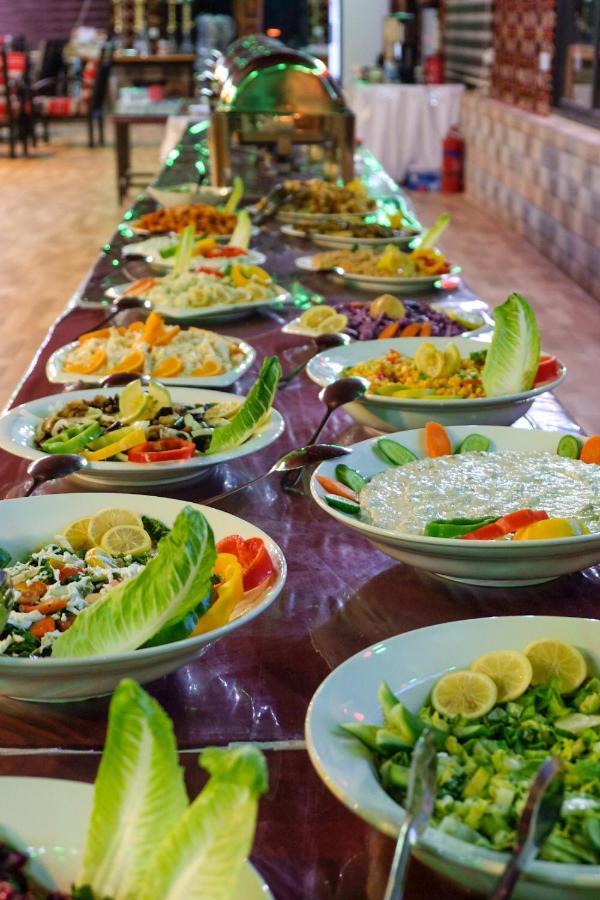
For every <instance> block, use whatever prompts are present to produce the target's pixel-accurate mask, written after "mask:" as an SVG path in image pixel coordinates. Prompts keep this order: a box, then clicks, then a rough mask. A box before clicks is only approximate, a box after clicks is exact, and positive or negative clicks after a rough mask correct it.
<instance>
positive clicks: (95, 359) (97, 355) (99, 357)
mask: <svg viewBox="0 0 600 900" xmlns="http://www.w3.org/2000/svg"><path fill="white" fill-rule="evenodd" d="M105 362H106V350H105V349H104V347H97V348H96V349H95V350H94V352H93V353H92V354H91V355H90V357H89V358H88V360H87V362H80V363H66V365H65V371H67V372H72V373H73V374H74V375H91V374H92V372H97V371H98V369H101V368H102V366H103V365H104V363H105Z"/></svg>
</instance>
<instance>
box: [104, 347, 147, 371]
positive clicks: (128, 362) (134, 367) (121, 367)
mask: <svg viewBox="0 0 600 900" xmlns="http://www.w3.org/2000/svg"><path fill="white" fill-rule="evenodd" d="M143 369H144V354H143V353H142V351H141V350H133V351H132V352H131V353H128V354H127V356H124V357H123V359H122V360H120V362H118V363H117V364H116V366H113V367H112V369H111V375H114V374H116V373H117V372H142V371H143Z"/></svg>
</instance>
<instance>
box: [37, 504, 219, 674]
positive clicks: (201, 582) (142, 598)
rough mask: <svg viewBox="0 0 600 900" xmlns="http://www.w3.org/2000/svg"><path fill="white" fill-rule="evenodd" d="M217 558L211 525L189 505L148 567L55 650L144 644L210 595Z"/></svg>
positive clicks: (72, 653) (113, 649) (70, 653)
mask: <svg viewBox="0 0 600 900" xmlns="http://www.w3.org/2000/svg"><path fill="white" fill-rule="evenodd" d="M215 558H216V551H215V540H214V535H213V533H212V530H211V528H210V525H209V524H208V522H207V521H206V519H205V518H204V516H203V515H202V513H201V512H200V511H199V510H197V509H194V507H192V506H185V507H184V508H183V509H182V511H181V512H180V513H179V515H178V516H177V518H176V519H175V523H174V525H173V528H172V529H171V531H170V532H169V534H167V535H166V536H165V537H163V538H162V540H161V541H160V544H159V546H158V550H157V554H156V556H155V557H153V558H152V559H151V560H150V562H149V563H148V564H147V566H146V567H145V569H144V570H143V571H142V572H140V574H139V575H137V576H136V577H135V578H132V579H131V580H130V581H125V582H123V583H122V584H119V585H117V586H116V587H114V588H113V589H112V590H110V591H107V592H106V594H105V595H104V596H103V597H102V599H101V600H98V602H97V603H95V604H94V605H93V606H91V607H90V608H89V609H87V610H86V611H85V613H84V614H83V615H80V616H78V617H77V619H75V622H74V623H73V625H72V626H71V628H69V630H68V631H65V632H63V634H61V635H60V636H59V637H58V638H57V639H56V640H55V641H54V643H53V645H52V655H53V656H54V657H58V658H61V659H65V658H68V657H76V656H77V657H80V656H101V655H102V656H105V655H109V654H114V653H125V652H127V651H130V650H135V649H136V648H138V647H141V646H142V644H144V643H145V642H146V641H148V640H150V638H152V637H153V635H155V634H157V632H159V631H160V630H161V629H163V628H165V627H166V626H170V625H173V624H175V623H177V622H179V621H180V620H181V619H183V618H184V617H185V616H186V615H187V613H189V612H190V611H191V610H193V609H195V608H196V607H197V606H198V604H199V603H200V602H201V601H202V599H203V598H204V597H206V596H207V594H208V593H209V590H210V587H211V575H212V570H213V567H214V562H215Z"/></svg>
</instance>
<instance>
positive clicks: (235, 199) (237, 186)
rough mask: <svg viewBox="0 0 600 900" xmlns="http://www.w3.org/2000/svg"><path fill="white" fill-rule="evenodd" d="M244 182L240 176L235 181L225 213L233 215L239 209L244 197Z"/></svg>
mask: <svg viewBox="0 0 600 900" xmlns="http://www.w3.org/2000/svg"><path fill="white" fill-rule="evenodd" d="M244 190H245V188H244V182H243V181H242V179H241V178H240V176H239V175H236V176H235V178H234V179H233V190H232V192H231V194H230V195H229V199H228V201H227V203H226V204H225V206H224V207H223V212H227V213H233V212H235V211H236V209H237V208H238V205H239V202H240V200H241V199H242V197H243V196H244Z"/></svg>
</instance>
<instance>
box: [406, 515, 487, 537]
mask: <svg viewBox="0 0 600 900" xmlns="http://www.w3.org/2000/svg"><path fill="white" fill-rule="evenodd" d="M497 519H498V517H497V516H485V517H483V518H481V519H446V520H445V521H444V520H443V519H436V520H434V521H433V522H428V523H427V525H426V526H425V528H424V530H423V533H424V534H425V535H426V537H438V538H454V537H460V536H461V535H463V534H469V533H470V532H471V531H477V529H478V528H483V526H484V525H491V524H492V522H496V521H497Z"/></svg>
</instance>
